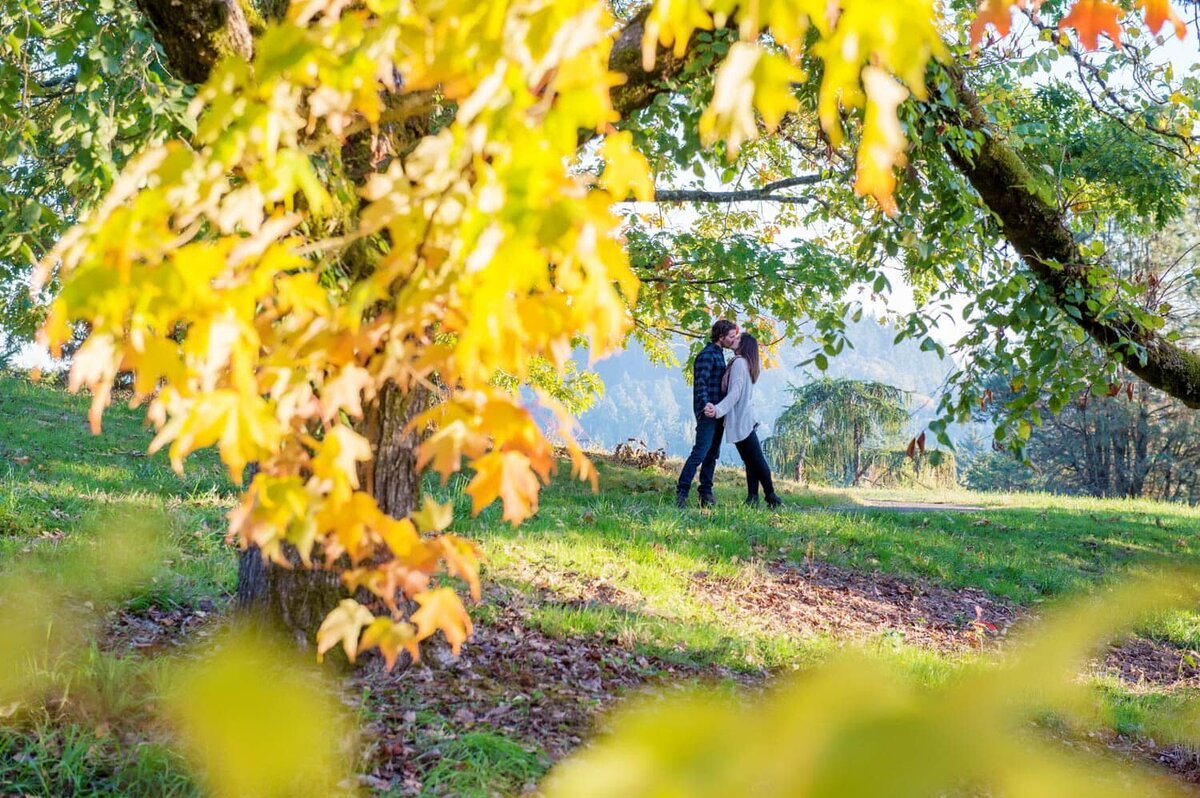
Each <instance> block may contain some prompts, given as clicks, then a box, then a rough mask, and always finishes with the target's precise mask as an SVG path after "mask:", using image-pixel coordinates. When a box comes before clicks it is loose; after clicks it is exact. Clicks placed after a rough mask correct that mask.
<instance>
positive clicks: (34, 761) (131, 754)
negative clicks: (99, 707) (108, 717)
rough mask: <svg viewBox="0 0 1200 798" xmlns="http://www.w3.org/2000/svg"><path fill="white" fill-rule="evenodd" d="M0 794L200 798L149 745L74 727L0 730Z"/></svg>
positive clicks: (175, 762) (170, 760) (171, 761)
mask: <svg viewBox="0 0 1200 798" xmlns="http://www.w3.org/2000/svg"><path fill="white" fill-rule="evenodd" d="M0 789H2V790H3V792H4V794H5V795H47V796H50V795H71V796H76V798H85V797H89V796H113V795H121V796H130V797H131V798H132V797H133V796H146V798H151V796H155V797H157V796H164V797H165V796H200V795H201V794H202V793H201V792H200V790H199V788H198V787H197V786H196V784H195V782H194V781H193V780H192V778H191V777H190V776H189V774H188V772H187V769H186V767H185V766H184V763H183V761H182V759H181V758H180V757H179V756H178V755H177V754H175V753H173V752H172V751H171V750H169V749H168V748H166V747H164V746H162V745H158V744H155V743H146V742H136V743H134V744H132V745H127V744H125V743H123V742H122V741H121V740H120V739H119V738H117V737H116V736H114V735H111V734H107V733H103V732H100V733H98V732H97V731H95V730H92V729H88V728H86V727H82V726H78V725H74V724H71V725H66V726H57V725H55V726H51V725H45V726H40V727H38V728H36V729H33V730H31V731H24V732H14V731H13V730H10V729H5V728H4V727H0Z"/></svg>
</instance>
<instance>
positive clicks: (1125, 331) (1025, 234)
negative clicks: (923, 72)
mask: <svg viewBox="0 0 1200 798" xmlns="http://www.w3.org/2000/svg"><path fill="white" fill-rule="evenodd" d="M947 72H948V73H949V75H950V78H951V82H952V85H953V91H954V93H955V99H956V100H957V102H958V105H959V106H960V110H959V112H958V115H959V119H958V120H957V122H958V124H960V125H961V126H962V127H963V128H964V129H966V130H969V131H971V132H974V133H978V134H982V141H983V144H982V146H981V148H980V151H979V152H978V153H976V154H972V155H968V154H964V153H963V152H961V151H960V150H958V149H957V148H955V147H953V146H950V145H949V144H948V145H947V146H946V152H947V153H948V154H949V156H950V159H951V160H952V161H953V162H954V164H955V165H956V166H957V167H958V168H959V169H960V170H962V172H963V174H964V175H966V177H967V179H968V180H969V181H970V182H971V185H972V186H974V187H975V190H976V191H978V192H979V195H980V196H981V197H982V198H983V201H984V203H985V204H986V205H987V206H988V208H990V209H991V211H992V213H994V214H995V215H996V217H997V218H998V219H999V220H1000V224H1001V226H1002V227H1003V228H1004V235H1005V237H1006V238H1007V239H1008V241H1009V242H1010V243H1011V244H1012V246H1013V248H1014V249H1015V250H1016V251H1017V252H1018V253H1019V254H1020V255H1021V257H1022V258H1023V259H1024V260H1025V263H1026V264H1027V265H1028V266H1029V268H1030V270H1031V271H1032V272H1033V274H1034V276H1036V277H1037V279H1038V280H1039V281H1040V282H1041V283H1042V284H1043V285H1045V286H1046V287H1047V288H1049V289H1050V293H1051V295H1052V296H1053V298H1054V302H1055V304H1057V305H1058V307H1059V308H1060V309H1061V310H1062V311H1063V312H1064V313H1067V314H1068V315H1069V316H1070V317H1071V318H1072V319H1074V320H1075V322H1076V323H1077V324H1079V326H1080V327H1082V328H1083V329H1084V331H1085V332H1087V334H1088V335H1090V336H1091V337H1092V339H1093V340H1095V341H1096V342H1097V343H1099V344H1100V345H1101V346H1103V347H1104V348H1105V349H1106V350H1107V351H1110V352H1112V353H1113V354H1114V355H1115V356H1116V357H1118V358H1120V359H1121V361H1122V363H1123V365H1124V366H1125V367H1126V368H1128V369H1129V370H1130V371H1132V372H1133V373H1134V374H1137V375H1138V376H1139V377H1141V378H1142V379H1143V380H1145V381H1146V382H1147V383H1149V384H1150V385H1153V386H1154V387H1156V388H1159V389H1161V390H1163V391H1165V392H1166V393H1168V394H1170V395H1171V396H1174V397H1175V398H1177V399H1179V400H1180V401H1182V402H1183V403H1184V404H1186V405H1187V406H1188V407H1193V408H1200V355H1198V354H1197V353H1196V352H1192V351H1189V350H1187V349H1184V348H1182V347H1180V346H1177V345H1176V344H1174V343H1172V342H1170V341H1168V340H1166V338H1164V337H1163V336H1162V335H1161V334H1160V333H1159V332H1158V331H1157V330H1153V329H1149V328H1147V327H1145V326H1144V325H1142V324H1140V323H1139V322H1138V320H1137V319H1136V318H1134V317H1133V315H1132V314H1131V313H1129V312H1128V311H1122V310H1112V309H1107V310H1102V311H1101V312H1100V313H1097V312H1094V311H1092V310H1089V308H1088V306H1087V303H1086V301H1085V300H1084V299H1081V297H1086V296H1087V292H1088V288H1087V286H1088V281H1087V271H1088V269H1089V268H1090V264H1088V263H1087V261H1086V260H1085V259H1084V257H1083V256H1082V254H1081V253H1080V251H1079V247H1078V245H1077V244H1076V242H1075V239H1074V237H1073V236H1072V235H1071V231H1070V228H1069V227H1068V226H1067V220H1066V217H1065V215H1064V214H1063V211H1062V210H1061V209H1059V208H1058V207H1055V206H1053V205H1051V204H1050V203H1048V202H1046V201H1045V200H1043V199H1042V198H1040V197H1039V196H1038V195H1037V194H1035V193H1034V191H1033V190H1032V188H1031V187H1032V186H1033V185H1034V180H1033V177H1032V176H1031V175H1030V173H1029V170H1028V169H1027V167H1026V166H1025V164H1024V162H1023V161H1022V160H1021V158H1020V156H1019V155H1017V153H1016V152H1015V151H1014V150H1013V149H1012V148H1011V147H1010V146H1008V144H1006V143H1005V142H1004V140H1003V139H1002V138H1001V137H1000V136H999V135H997V134H996V132H995V131H994V130H992V129H991V126H990V124H989V121H988V118H987V115H986V114H985V113H984V111H983V108H982V107H981V106H980V103H979V99H978V98H977V97H976V96H975V93H974V92H973V91H971V89H970V88H969V87H968V86H967V85H966V82H965V81H964V79H963V74H962V71H961V70H960V69H958V68H957V67H955V66H951V67H950V68H948V70H947Z"/></svg>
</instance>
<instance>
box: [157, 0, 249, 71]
mask: <svg viewBox="0 0 1200 798" xmlns="http://www.w3.org/2000/svg"><path fill="white" fill-rule="evenodd" d="M137 4H138V8H140V9H141V11H142V13H143V14H145V15H146V19H147V20H149V22H150V26H151V28H153V30H154V36H155V38H156V39H158V43H159V44H160V45H161V46H162V48H163V53H164V54H165V55H166V57H167V63H168V64H169V65H170V67H171V69H172V71H174V73H175V74H176V76H178V77H179V78H180V79H182V80H185V81H188V82H189V83H203V82H204V81H205V80H207V79H208V75H209V73H210V72H212V68H213V67H214V66H216V64H217V62H218V61H220V60H221V59H222V58H224V57H225V56H227V55H238V56H241V57H242V58H245V59H249V58H251V57H252V56H253V55H254V36H255V35H256V34H257V33H259V32H261V29H262V27H263V20H262V16H261V15H260V14H259V12H258V9H257V8H256V7H255V6H254V5H253V4H252V3H251V2H250V0H137Z"/></svg>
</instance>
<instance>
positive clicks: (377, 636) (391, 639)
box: [358, 618, 421, 671]
mask: <svg viewBox="0 0 1200 798" xmlns="http://www.w3.org/2000/svg"><path fill="white" fill-rule="evenodd" d="M376 646H378V647H379V651H380V652H381V653H382V654H383V660H384V662H386V663H387V669H388V670H389V671H390V670H391V669H392V668H394V667H395V665H396V657H397V656H399V654H400V652H401V651H402V650H403V651H407V652H408V653H409V656H411V657H412V659H413V662H416V661H417V660H419V659H420V658H421V651H420V648H419V647H418V646H417V630H416V629H414V628H413V625H412V624H411V623H403V622H402V623H396V622H395V621H393V620H391V619H390V618H376V619H375V620H374V621H372V622H371V625H370V626H368V627H367V629H366V631H365V632H363V636H362V642H361V645H360V646H359V649H358V650H359V651H367V650H369V649H372V648H375V647H376Z"/></svg>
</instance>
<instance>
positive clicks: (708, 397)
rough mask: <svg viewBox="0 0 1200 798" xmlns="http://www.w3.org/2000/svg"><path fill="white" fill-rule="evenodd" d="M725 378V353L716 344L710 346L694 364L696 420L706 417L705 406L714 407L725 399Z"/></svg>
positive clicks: (699, 355)
mask: <svg viewBox="0 0 1200 798" xmlns="http://www.w3.org/2000/svg"><path fill="white" fill-rule="evenodd" d="M723 376H725V353H724V352H723V351H721V347H719V346H717V345H716V344H709V345H708V346H706V347H704V348H703V349H701V350H700V354H698V355H696V362H695V363H694V364H692V410H693V411H694V412H695V414H696V418H699V417H700V416H702V415H704V406H705V405H706V404H708V403H709V402H712V403H713V404H714V405H715V404H716V403H717V402H719V401H721V400H722V399H724V398H725V392H724V391H722V390H721V378H722V377H723Z"/></svg>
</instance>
